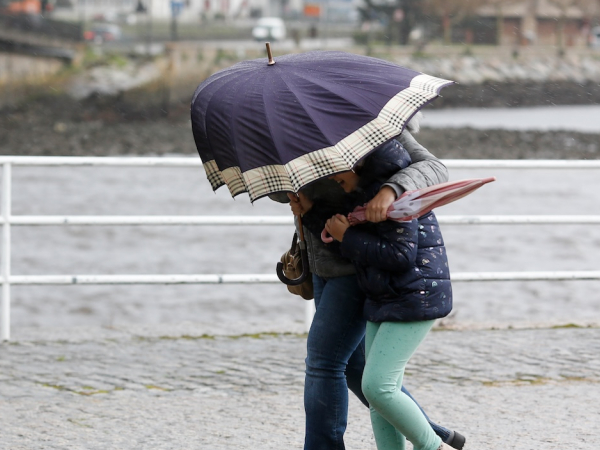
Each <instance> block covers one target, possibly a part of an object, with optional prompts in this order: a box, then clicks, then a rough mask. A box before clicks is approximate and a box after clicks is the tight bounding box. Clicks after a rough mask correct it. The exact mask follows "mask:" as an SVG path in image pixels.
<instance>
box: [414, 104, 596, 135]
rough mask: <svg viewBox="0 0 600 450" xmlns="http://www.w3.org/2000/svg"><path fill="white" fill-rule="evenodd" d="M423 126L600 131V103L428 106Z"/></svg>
mask: <svg viewBox="0 0 600 450" xmlns="http://www.w3.org/2000/svg"><path fill="white" fill-rule="evenodd" d="M423 126H426V127H432V128H461V127H471V128H479V129H491V128H495V129H504V130H535V131H549V130H554V131H556V130H568V131H579V132H582V133H600V105H560V106H559V105H556V106H536V107H529V108H454V109H439V110H436V109H428V110H426V112H425V114H424V119H423Z"/></svg>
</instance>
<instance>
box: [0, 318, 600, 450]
mask: <svg viewBox="0 0 600 450" xmlns="http://www.w3.org/2000/svg"><path fill="white" fill-rule="evenodd" d="M160 331H161V330H160V329H158V330H157V329H154V331H153V333H146V334H144V333H127V332H124V331H118V330H102V332H94V330H89V332H88V333H86V332H83V331H80V332H79V333H74V334H73V335H71V337H70V338H68V339H64V338H63V337H61V335H58V336H57V335H53V334H47V335H46V336H44V335H43V333H40V332H38V334H37V335H36V336H35V338H34V339H33V338H30V339H26V338H24V339H20V340H16V341H13V342H10V343H5V344H2V345H0V448H2V449H7V450H17V449H19V450H20V449H28V450H29V449H103V450H104V449H168V450H171V449H173V450H180V449H203V450H204V449H206V450H213V449H215V450H217V449H279V450H281V449H300V448H302V445H301V443H302V432H303V411H302V386H303V359H304V355H305V336H304V335H302V334H295V333H294V334H285V333H284V334H275V333H273V334H263V335H250V334H248V335H238V336H209V335H201V334H196V335H193V334H189V333H188V334H182V333H179V334H178V333H176V332H173V330H166V331H165V334H164V335H161V332H160ZM186 333H187V331H186ZM598 355H600V329H599V328H544V329H523V330H506V329H505V330H463V331H441V330H440V331H434V332H433V333H431V334H430V336H429V337H428V338H427V340H426V342H425V343H424V344H423V345H422V347H421V348H420V349H419V351H418V353H417V355H415V357H414V358H413V360H412V362H411V365H410V370H409V373H408V375H407V378H406V383H407V386H408V387H409V388H410V389H411V390H412V392H413V394H414V395H415V397H417V399H418V400H419V401H420V402H421V403H422V405H423V406H424V407H425V408H426V410H427V411H428V412H429V414H430V415H431V416H432V418H433V419H435V420H437V421H438V422H440V423H443V424H445V425H447V426H450V427H452V428H455V429H458V430H460V431H461V432H462V433H464V434H466V435H467V437H468V441H467V446H466V447H465V449H467V450H470V449H473V450H475V449H477V450H484V449H486V450H496V449H497V450H500V449H505V448H511V449H516V450H532V449H542V448H543V449H560V450H571V449H572V450H585V449H590V450H591V449H597V448H598V445H600V427H598V424H599V423H600V358H599V357H598ZM347 448H348V449H350V450H355V449H356V450H358V449H374V448H375V447H374V443H373V439H372V434H371V431H370V424H369V418H368V414H367V411H366V409H364V408H363V407H362V405H360V404H359V403H358V402H357V401H356V400H355V399H353V400H352V403H351V410H350V425H349V429H348V432H347Z"/></svg>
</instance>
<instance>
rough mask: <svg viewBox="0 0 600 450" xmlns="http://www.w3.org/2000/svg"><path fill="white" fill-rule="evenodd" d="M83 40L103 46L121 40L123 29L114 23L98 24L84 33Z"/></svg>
mask: <svg viewBox="0 0 600 450" xmlns="http://www.w3.org/2000/svg"><path fill="white" fill-rule="evenodd" d="M83 38H84V39H85V40H86V41H88V42H93V43H95V44H103V43H105V42H111V41H118V40H120V39H121V27H119V25H116V24H114V23H98V24H94V25H92V27H91V28H90V29H89V30H88V31H86V32H84V33H83Z"/></svg>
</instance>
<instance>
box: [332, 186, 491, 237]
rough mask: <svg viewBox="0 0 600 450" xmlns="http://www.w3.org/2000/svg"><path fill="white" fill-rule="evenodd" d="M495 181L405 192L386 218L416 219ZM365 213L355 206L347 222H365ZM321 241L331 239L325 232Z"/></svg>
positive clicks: (430, 187)
mask: <svg viewBox="0 0 600 450" xmlns="http://www.w3.org/2000/svg"><path fill="white" fill-rule="evenodd" d="M495 180H496V178H495V177H488V178H470V179H466V180H458V181H448V182H447V183H441V184H435V185H433V186H429V187H426V188H423V189H416V190H414V191H406V192H405V193H404V194H402V195H401V196H400V197H399V198H398V200H396V201H395V202H394V203H392V204H391V205H390V207H389V209H388V213H387V217H388V219H390V220H395V221H398V222H404V221H409V220H412V219H416V218H417V217H421V216H422V215H423V214H426V213H428V212H429V211H431V210H432V209H434V208H437V207H439V206H443V205H446V204H448V203H452V202H453V201H456V200H458V199H459V198H463V197H464V196H466V195H469V194H470V193H471V192H473V191H475V190H477V189H479V188H480V187H481V186H483V185H484V184H487V183H490V182H492V181H495ZM365 211H366V208H365V207H364V206H357V207H356V208H355V209H354V211H353V212H351V213H350V214H348V221H349V222H350V224H351V225H357V224H359V223H363V222H366V221H367V219H366V217H365ZM321 239H322V240H323V242H326V243H328V242H332V241H333V238H332V237H331V236H329V235H328V234H327V232H326V231H325V230H323V232H322V233H321Z"/></svg>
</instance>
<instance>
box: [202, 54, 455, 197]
mask: <svg viewBox="0 0 600 450" xmlns="http://www.w3.org/2000/svg"><path fill="white" fill-rule="evenodd" d="M452 83H453V82H452V81H448V80H444V79H440V78H436V77H432V76H430V75H425V74H423V73H420V72H416V71H414V70H411V69H407V68H405V67H401V66H398V65H396V64H393V63H391V62H388V61H384V60H381V59H376V58H371V57H366V56H361V55H354V54H349V53H344V52H332V51H315V52H306V53H299V54H290V55H285V56H281V57H277V58H275V62H274V63H272V62H271V63H270V64H268V63H267V59H266V58H265V59H256V60H251V61H244V62H241V63H238V64H235V65H233V66H231V67H230V68H227V69H224V70H222V71H220V72H217V73H216V74H214V75H212V76H211V77H209V78H208V79H207V80H205V81H204V82H203V83H202V84H200V86H199V87H198V88H197V89H196V92H195V93H194V96H193V99H192V106H191V118H192V130H193V133H194V140H195V142H196V147H197V149H198V153H199V154H200V157H201V159H202V162H203V164H204V167H205V169H206V174H207V177H208V179H209V180H210V182H211V185H212V188H213V190H216V189H217V188H219V187H220V186H222V185H224V184H226V185H227V186H228V188H229V190H230V192H231V195H232V196H236V195H238V194H240V193H242V192H248V194H249V196H250V200H251V201H254V200H256V199H258V198H260V197H263V196H265V195H268V194H271V193H275V192H298V191H299V190H300V188H302V187H303V186H306V185H307V184H308V183H310V182H312V181H315V180H317V179H319V178H323V177H327V176H330V175H332V174H335V173H338V172H343V171H346V170H350V169H352V168H353V166H354V165H355V164H356V163H357V162H358V161H359V160H360V159H361V158H363V157H364V156H366V155H367V154H368V153H369V152H371V151H372V150H373V149H375V148H376V147H378V146H379V145H381V144H383V143H385V142H386V141H388V140H390V139H392V138H394V137H396V136H398V135H399V134H400V133H401V132H402V130H403V129H404V126H405V125H406V123H407V122H408V121H409V120H410V118H411V117H412V116H413V115H414V114H415V113H416V112H417V111H418V110H419V109H420V108H421V107H422V106H424V105H425V104H426V103H428V102H429V101H431V100H432V99H434V98H435V97H437V96H438V94H439V91H440V90H441V88H442V87H444V86H447V85H449V84H452Z"/></svg>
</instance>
